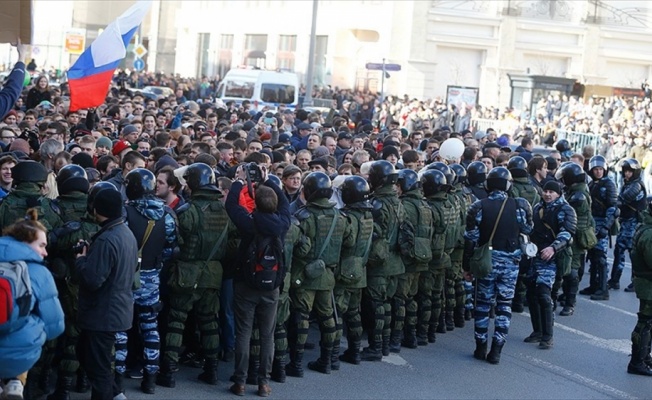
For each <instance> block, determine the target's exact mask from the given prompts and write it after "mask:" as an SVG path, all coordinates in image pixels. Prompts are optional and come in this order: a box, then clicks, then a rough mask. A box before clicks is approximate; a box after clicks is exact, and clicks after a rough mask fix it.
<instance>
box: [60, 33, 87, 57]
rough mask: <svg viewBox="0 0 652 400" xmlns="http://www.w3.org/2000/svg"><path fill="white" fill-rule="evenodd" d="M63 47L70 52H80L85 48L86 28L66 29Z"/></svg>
mask: <svg viewBox="0 0 652 400" xmlns="http://www.w3.org/2000/svg"><path fill="white" fill-rule="evenodd" d="M63 47H64V49H65V51H66V52H67V53H70V54H81V53H83V52H84V49H85V48H86V30H85V29H70V30H68V31H66V38H65V43H64V46H63Z"/></svg>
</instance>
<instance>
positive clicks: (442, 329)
mask: <svg viewBox="0 0 652 400" xmlns="http://www.w3.org/2000/svg"><path fill="white" fill-rule="evenodd" d="M435 332H436V333H446V312H445V311H444V310H441V313H440V314H439V320H438V322H437V329H436V330H435Z"/></svg>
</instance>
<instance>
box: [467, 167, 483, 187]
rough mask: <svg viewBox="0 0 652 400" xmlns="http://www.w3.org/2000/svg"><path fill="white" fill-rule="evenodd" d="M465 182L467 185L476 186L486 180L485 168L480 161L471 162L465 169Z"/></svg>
mask: <svg viewBox="0 0 652 400" xmlns="http://www.w3.org/2000/svg"><path fill="white" fill-rule="evenodd" d="M466 174H467V178H466V179H467V181H468V182H469V185H472V186H473V185H478V184H480V183H484V181H485V180H487V166H486V165H484V164H483V163H482V161H473V162H472V163H471V164H469V166H468V167H467V168H466Z"/></svg>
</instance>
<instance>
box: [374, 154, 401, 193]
mask: <svg viewBox="0 0 652 400" xmlns="http://www.w3.org/2000/svg"><path fill="white" fill-rule="evenodd" d="M397 180H398V174H397V173H396V170H395V169H394V166H393V165H392V164H391V163H390V162H389V161H386V160H378V161H374V162H373V163H371V167H369V185H370V186H371V189H372V190H375V189H378V188H379V187H381V186H385V185H393V184H395V183H396V181H397Z"/></svg>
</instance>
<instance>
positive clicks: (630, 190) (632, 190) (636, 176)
mask: <svg viewBox="0 0 652 400" xmlns="http://www.w3.org/2000/svg"><path fill="white" fill-rule="evenodd" d="M621 174H622V177H623V186H622V187H621V188H620V194H619V195H618V207H619V208H620V217H619V218H618V220H619V222H620V232H619V233H618V237H617V238H616V248H615V249H614V263H613V267H612V269H611V278H610V279H609V281H608V282H607V284H608V286H609V289H620V277H621V275H622V274H623V267H624V264H625V252H626V251H631V249H632V239H633V238H634V232H635V230H636V224H638V222H639V219H640V213H641V212H642V211H643V210H645V207H646V198H647V194H646V192H645V185H643V180H642V178H641V165H640V164H639V163H638V161H636V159H634V158H628V159H625V160H623V162H622V163H621ZM630 286H631V285H630ZM628 289H629V287H628ZM630 290H631V291H633V287H632V288H631V289H630Z"/></svg>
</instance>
